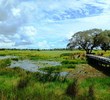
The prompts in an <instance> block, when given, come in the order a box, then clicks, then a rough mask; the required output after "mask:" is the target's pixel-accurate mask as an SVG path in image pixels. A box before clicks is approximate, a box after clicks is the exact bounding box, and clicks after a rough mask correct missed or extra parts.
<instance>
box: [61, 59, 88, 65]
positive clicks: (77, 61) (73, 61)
mask: <svg viewBox="0 0 110 100" xmlns="http://www.w3.org/2000/svg"><path fill="white" fill-rule="evenodd" d="M86 63H87V62H86V61H84V60H80V59H76V60H64V61H62V62H61V64H86Z"/></svg>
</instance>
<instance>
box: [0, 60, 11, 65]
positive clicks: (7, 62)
mask: <svg viewBox="0 0 110 100" xmlns="http://www.w3.org/2000/svg"><path fill="white" fill-rule="evenodd" d="M10 65H11V59H2V60H0V67H8V66H10Z"/></svg>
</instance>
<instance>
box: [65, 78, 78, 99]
mask: <svg viewBox="0 0 110 100" xmlns="http://www.w3.org/2000/svg"><path fill="white" fill-rule="evenodd" d="M66 94H67V95H69V96H70V97H72V98H75V97H76V96H77V94H78V85H77V79H74V81H73V83H71V84H70V85H69V86H68V87H67V90H66Z"/></svg>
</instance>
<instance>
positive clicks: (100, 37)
mask: <svg viewBox="0 0 110 100" xmlns="http://www.w3.org/2000/svg"><path fill="white" fill-rule="evenodd" d="M67 47H68V48H81V49H84V50H85V51H86V53H91V52H92V50H93V49H94V48H96V47H100V48H101V49H102V50H108V49H109V48H110V31H109V30H105V31H102V30H101V29H90V30H86V31H79V32H77V33H75V34H74V35H73V36H72V38H71V39H70V40H69V43H68V44H67Z"/></svg>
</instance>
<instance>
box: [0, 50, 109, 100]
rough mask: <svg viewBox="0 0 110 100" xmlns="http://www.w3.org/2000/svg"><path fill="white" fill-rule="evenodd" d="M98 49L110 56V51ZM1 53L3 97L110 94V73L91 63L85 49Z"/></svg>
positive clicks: (51, 99)
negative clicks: (105, 73) (101, 70)
mask: <svg viewBox="0 0 110 100" xmlns="http://www.w3.org/2000/svg"><path fill="white" fill-rule="evenodd" d="M94 53H96V54H97V55H101V54H102V53H103V56H106V57H109V56H110V51H107V52H103V51H94ZM0 55H1V57H0V58H1V59H0V99H1V100H72V99H76V100H84V99H87V100H89V99H90V100H94V99H101V100H107V99H108V98H110V91H109V90H110V78H109V76H106V75H104V74H102V73H101V72H99V71H97V70H96V69H95V68H92V67H91V66H90V65H88V64H87V62H86V57H85V51H78V50H73V51H69V50H62V51H30V50H24V51H23V50H22V51H20V50H2V51H0ZM21 65H22V67H21Z"/></svg>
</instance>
